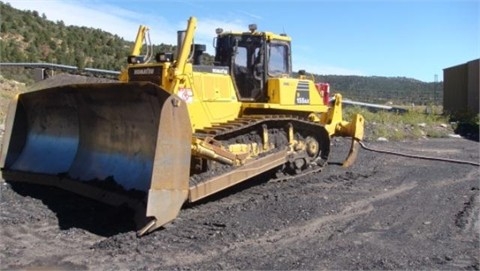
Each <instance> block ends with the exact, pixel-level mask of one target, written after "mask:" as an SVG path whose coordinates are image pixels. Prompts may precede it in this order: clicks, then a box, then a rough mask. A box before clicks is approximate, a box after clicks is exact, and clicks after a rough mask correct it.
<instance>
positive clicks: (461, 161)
mask: <svg viewBox="0 0 480 271" xmlns="http://www.w3.org/2000/svg"><path fill="white" fill-rule="evenodd" d="M358 143H360V146H362V148H364V149H365V150H368V151H373V152H379V153H386V154H392V155H397V156H404V157H410V158H418V159H426V160H435V161H443V162H449V163H457V164H467V165H472V166H480V163H478V162H472V161H465V160H457V159H449V158H441V157H433V156H424V155H415V154H406V153H400V152H394V151H386V150H379V149H373V148H370V147H367V146H366V145H365V143H363V142H362V141H359V142H358Z"/></svg>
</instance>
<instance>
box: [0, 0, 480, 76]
mask: <svg viewBox="0 0 480 271" xmlns="http://www.w3.org/2000/svg"><path fill="white" fill-rule="evenodd" d="M0 1H3V2H4V3H9V4H10V5H11V6H12V7H14V8H16V9H20V10H32V11H33V10H35V11H37V12H38V13H39V14H40V15H42V14H45V16H46V17H47V19H48V20H51V21H54V22H56V21H63V22H64V23H65V25H77V26H86V27H93V28H99V29H102V30H105V31H107V32H110V33H112V34H117V35H118V36H120V37H122V38H124V39H125V40H128V41H133V40H134V39H135V37H136V33H137V30H138V27H139V25H147V26H148V27H149V29H150V38H151V41H152V43H154V44H160V43H165V44H176V33H177V31H178V30H183V29H185V28H186V25H187V21H188V18H189V17H190V16H194V17H196V18H197V20H198V26H197V30H196V33H195V43H202V44H206V45H207V53H209V54H211V55H213V54H214V48H213V38H214V37H215V29H216V28H219V27H221V28H223V29H224V30H225V31H229V30H232V31H238V30H240V31H246V30H247V29H248V25H249V24H252V23H255V24H257V26H258V30H259V31H270V32H274V33H286V34H287V35H289V36H291V37H292V62H293V70H294V71H298V70H300V69H304V70H306V71H307V73H314V74H321V75H361V76H388V77H396V76H399V77H409V78H414V79H418V80H421V81H425V82H433V81H435V78H437V80H438V81H443V69H445V68H448V67H451V66H456V65H459V64H463V63H466V62H468V61H470V60H474V59H477V58H479V57H480V0H416V1H414V0H383V1H380V0H369V1H367V0H337V1H334V0H288V1H287V0H277V1H274V0H256V1H254V0H243V1H241V0H223V1H221V0H163V1H161V0H131V1H123V0H76V1H71V0H0ZM0 19H1V18H0Z"/></svg>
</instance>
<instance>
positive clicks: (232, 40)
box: [214, 24, 292, 102]
mask: <svg viewBox="0 0 480 271" xmlns="http://www.w3.org/2000/svg"><path fill="white" fill-rule="evenodd" d="M256 29H257V27H256V25H254V24H252V25H249V30H250V32H243V33H235V32H223V30H222V29H220V28H218V29H217V30H216V32H217V38H216V44H215V45H216V46H215V62H214V64H215V65H219V66H228V67H230V75H231V76H232V78H233V81H234V85H235V88H236V91H237V96H238V98H239V100H240V101H250V102H266V101H268V97H267V84H268V79H269V78H277V77H290V76H291V73H292V65H291V47H290V42H291V40H290V38H289V37H287V36H286V35H283V34H282V35H275V34H272V33H269V32H257V31H256Z"/></svg>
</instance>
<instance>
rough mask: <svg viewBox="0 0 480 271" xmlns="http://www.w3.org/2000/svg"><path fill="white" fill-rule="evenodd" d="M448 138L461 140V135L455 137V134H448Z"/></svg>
mask: <svg viewBox="0 0 480 271" xmlns="http://www.w3.org/2000/svg"><path fill="white" fill-rule="evenodd" d="M448 137H451V138H462V136H461V135H457V134H448Z"/></svg>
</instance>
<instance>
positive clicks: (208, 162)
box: [0, 17, 364, 235]
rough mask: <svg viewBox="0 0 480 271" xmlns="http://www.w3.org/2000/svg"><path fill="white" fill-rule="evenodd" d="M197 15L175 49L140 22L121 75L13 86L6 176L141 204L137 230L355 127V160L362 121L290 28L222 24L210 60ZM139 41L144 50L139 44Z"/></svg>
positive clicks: (307, 157) (320, 148)
mask: <svg viewBox="0 0 480 271" xmlns="http://www.w3.org/2000/svg"><path fill="white" fill-rule="evenodd" d="M196 27H197V19H196V18H195V17H190V18H189V20H188V23H187V28H186V30H183V31H178V37H177V39H178V44H177V51H176V52H174V53H169V52H164V53H162V52H159V53H156V54H155V55H153V52H152V50H147V51H148V52H147V54H144V55H142V54H141V51H142V50H143V51H145V50H144V48H145V47H144V41H145V40H147V39H146V36H147V34H148V28H147V27H146V26H140V28H139V30H138V33H137V37H136V40H135V44H134V47H133V49H132V54H131V55H129V56H128V57H127V62H128V65H126V67H125V69H124V70H122V72H121V73H120V76H119V81H118V82H112V83H83V84H68V85H63V86H57V87H50V88H45V89H41V90H37V91H32V92H26V93H23V94H20V95H18V96H17V97H16V98H15V99H14V100H13V101H12V102H11V105H10V107H9V112H8V114H7V119H6V124H5V134H4V138H3V145H2V155H1V161H0V162H1V169H2V177H3V178H4V179H5V180H7V181H22V182H30V183H37V184H44V185H50V186H56V187H59V188H62V189H65V190H68V191H72V192H74V193H77V194H80V195H83V196H85V197H89V198H93V199H95V200H99V201H102V202H105V203H108V204H112V205H121V204H126V205H127V206H129V207H130V208H132V209H133V210H134V211H135V214H136V215H135V220H136V221H137V226H138V232H137V233H138V235H144V234H146V233H149V232H152V231H153V230H155V229H158V228H159V227H162V226H163V225H165V224H167V223H168V222H170V221H172V220H174V219H175V218H176V217H177V216H178V214H179V211H180V210H181V208H182V206H183V205H184V204H185V203H186V202H196V201H198V200H200V199H204V198H206V197H208V196H209V195H212V194H214V193H216V192H219V191H222V190H224V189H226V188H229V187H232V186H234V185H236V184H238V183H240V182H243V181H246V180H248V179H251V178H253V177H255V176H258V175H260V174H263V173H267V172H274V173H275V175H273V176H295V175H298V174H305V173H308V172H318V171H320V170H321V168H322V167H324V166H325V165H326V164H327V161H328V156H329V152H330V140H331V138H332V137H334V136H342V137H351V138H352V145H351V149H350V152H349V154H348V156H347V158H346V160H345V162H344V166H349V165H350V164H352V163H353V162H354V160H355V157H356V153H357V151H358V149H359V147H358V146H359V144H358V142H359V141H360V140H361V139H362V137H363V127H364V119H363V117H362V116H361V115H355V116H354V117H353V119H352V120H350V121H349V122H348V121H344V120H343V119H342V96H341V95H340V94H336V95H335V99H334V100H333V101H332V102H331V103H330V102H329V101H328V99H325V98H326V97H325V93H324V92H322V91H320V89H319V88H318V84H316V83H315V82H314V80H312V79H310V78H308V76H306V75H305V72H303V71H300V72H299V75H298V76H297V78H294V77H293V72H292V57H291V38H290V37H289V36H287V35H285V34H274V33H271V32H262V31H258V30H257V28H256V25H254V24H252V25H250V26H249V30H248V31H245V32H231V31H223V30H222V29H221V28H218V29H216V34H217V35H216V37H215V38H214V47H215V56H214V63H213V65H204V64H202V53H203V52H204V51H205V45H199V44H194V33H195V30H196ZM142 48H143V49H142Z"/></svg>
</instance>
